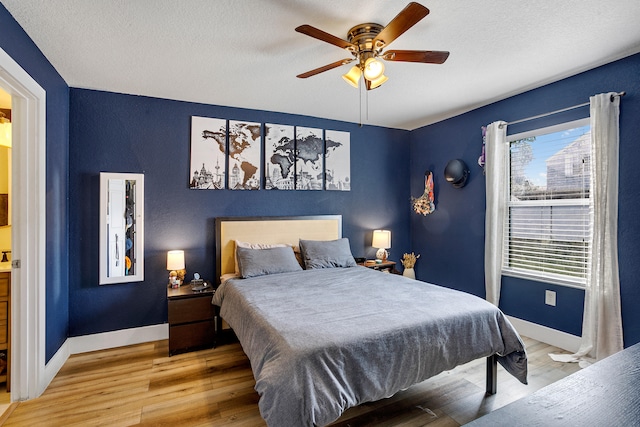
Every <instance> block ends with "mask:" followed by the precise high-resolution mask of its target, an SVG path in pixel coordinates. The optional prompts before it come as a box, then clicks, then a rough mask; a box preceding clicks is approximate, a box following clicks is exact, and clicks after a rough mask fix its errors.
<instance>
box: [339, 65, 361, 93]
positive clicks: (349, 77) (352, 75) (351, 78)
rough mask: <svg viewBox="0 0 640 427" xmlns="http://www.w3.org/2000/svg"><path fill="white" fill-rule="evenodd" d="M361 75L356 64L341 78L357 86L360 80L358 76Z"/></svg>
mask: <svg viewBox="0 0 640 427" xmlns="http://www.w3.org/2000/svg"><path fill="white" fill-rule="evenodd" d="M361 75H362V70H361V69H360V67H358V66H357V65H354V66H353V67H351V69H350V70H349V71H348V72H347V74H343V75H342V78H343V79H344V81H345V82H347V83H349V84H350V85H351V86H353V87H355V88H356V89H357V88H358V82H359V81H360V76H361Z"/></svg>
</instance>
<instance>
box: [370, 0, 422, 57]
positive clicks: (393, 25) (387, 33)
mask: <svg viewBox="0 0 640 427" xmlns="http://www.w3.org/2000/svg"><path fill="white" fill-rule="evenodd" d="M428 14H429V9H427V8H426V7H424V6H423V5H421V4H419V3H416V2H411V3H409V4H408V5H407V7H405V8H404V9H402V11H401V12H400V13H399V14H398V15H397V16H396V17H395V18H393V19H392V20H391V22H389V24H387V26H386V27H384V28H383V29H382V31H380V34H378V35H377V36H376V37H375V38H374V39H373V46H374V47H375V48H376V49H380V48H382V47H384V46H388V45H389V44H390V43H391V42H392V41H394V40H395V39H397V38H398V37H400V35H401V34H402V33H404V32H405V31H407V30H408V29H409V28H411V27H413V26H414V25H415V24H417V23H418V22H419V21H420V20H421V19H422V18H424V17H425V16H427V15H428Z"/></svg>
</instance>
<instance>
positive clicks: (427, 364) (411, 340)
mask: <svg viewBox="0 0 640 427" xmlns="http://www.w3.org/2000/svg"><path fill="white" fill-rule="evenodd" d="M213 303H214V304H216V305H219V306H221V315H222V317H223V318H224V319H225V320H226V321H227V322H228V323H229V325H230V326H231V327H232V328H233V330H234V331H235V333H236V335H237V336H238V339H239V340H240V343H241V345H242V348H243V350H244V351H245V353H246V354H247V356H248V357H249V360H250V361H251V368H252V370H253V375H254V377H255V380H256V387H255V388H256V391H257V392H258V394H259V395H260V401H259V407H260V413H261V415H262V417H263V418H264V419H265V421H266V422H267V424H268V425H269V426H272V427H273V426H287V427H288V426H323V425H326V424H329V423H331V422H332V421H335V420H336V419H337V418H338V417H340V415H341V414H342V412H344V411H345V410H346V409H347V408H349V407H352V406H356V405H358V404H361V403H364V402H370V401H375V400H379V399H382V398H385V397H389V396H391V395H393V394H394V393H396V392H397V391H399V390H402V389H405V388H407V387H409V386H411V385H412V384H415V383H418V382H420V381H423V380H425V379H427V378H429V377H431V376H434V375H436V374H438V373H440V372H442V371H445V370H449V369H452V368H454V367H455V366H457V365H460V364H463V363H466V362H469V361H471V360H474V359H478V358H481V357H486V356H490V355H492V354H496V353H497V354H498V355H499V356H500V357H499V359H498V361H499V362H500V363H501V364H502V365H503V366H504V367H505V369H506V370H507V371H509V372H510V373H511V374H512V375H514V376H515V377H516V378H518V379H519V380H520V381H521V382H523V383H525V384H526V377H527V358H526V354H525V350H524V346H523V344H522V341H521V340H520V337H519V336H518V334H517V333H516V331H515V330H514V328H513V327H512V326H511V324H510V323H509V321H508V320H507V319H506V318H505V316H504V315H503V313H502V312H501V311H500V310H498V309H497V308H496V307H495V306H493V305H492V304H490V303H488V302H486V301H484V300H483V299H480V298H478V297H476V296H473V295H470V294H467V293H464V292H459V291H455V290H452V289H448V288H443V287H440V286H435V285H431V284H427V283H424V282H420V281H415V280H410V279H407V278H404V277H402V276H397V275H392V274H383V273H380V272H377V271H373V270H371V269H368V268H364V267H352V268H333V269H322V270H305V271H301V272H295V273H284V274H277V275H269V276H261V277H255V278H251V279H232V280H229V281H227V282H226V283H225V284H222V285H221V286H220V287H219V288H218V290H217V292H216V293H215V295H214V298H213Z"/></svg>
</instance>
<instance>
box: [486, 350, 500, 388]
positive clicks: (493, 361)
mask: <svg viewBox="0 0 640 427" xmlns="http://www.w3.org/2000/svg"><path fill="white" fill-rule="evenodd" d="M497 391H498V355H496V354H493V355H491V356H489V357H487V395H491V394H496V392H497Z"/></svg>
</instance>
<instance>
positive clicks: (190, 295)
mask: <svg viewBox="0 0 640 427" xmlns="http://www.w3.org/2000/svg"><path fill="white" fill-rule="evenodd" d="M213 292H214V289H213V286H210V287H209V288H208V289H206V290H204V291H202V292H194V291H193V290H192V289H191V285H183V286H181V287H179V288H175V289H174V288H167V304H168V308H169V310H168V311H169V356H172V355H174V354H177V353H182V352H186V351H193V350H197V349H201V348H210V347H214V346H215V340H216V325H215V310H214V306H213V304H211V298H212V297H213Z"/></svg>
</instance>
